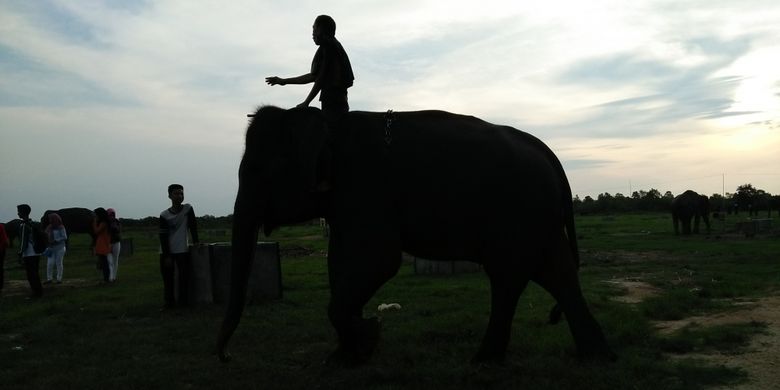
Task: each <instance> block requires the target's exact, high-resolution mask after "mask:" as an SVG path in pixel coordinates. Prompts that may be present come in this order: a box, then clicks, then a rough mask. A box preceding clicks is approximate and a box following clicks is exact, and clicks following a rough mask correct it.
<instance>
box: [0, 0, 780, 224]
mask: <svg viewBox="0 0 780 390" xmlns="http://www.w3.org/2000/svg"><path fill="white" fill-rule="evenodd" d="M319 14H328V15H330V16H332V17H333V18H334V19H335V20H336V23H337V32H336V36H337V38H338V39H339V40H340V41H341V43H342V44H343V45H344V47H345V49H346V50H347V52H348V54H349V57H350V60H351V62H352V66H353V70H354V72H355V77H356V80H355V85H354V86H353V87H352V88H350V90H349V99H350V106H351V108H352V109H353V110H362V111H386V110H388V109H393V110H395V111H411V110H421V109H440V110H446V111H451V112H455V113H460V114H468V115H474V116H477V117H479V118H482V119H484V120H487V121H489V122H493V123H498V124H503V125H509V126H513V127H515V128H517V129H520V130H523V131H526V132H528V133H531V134H533V135H535V136H536V137H538V138H540V139H541V140H542V141H544V142H545V143H546V144H547V145H549V146H550V148H551V149H552V150H553V151H554V152H555V153H556V155H557V156H558V158H559V159H560V160H561V161H562V163H563V166H564V168H565V170H566V172H567V176H568V178H569V181H570V183H571V187H572V191H573V193H574V194H576V195H578V196H579V197H580V198H584V197H585V196H592V197H594V198H595V197H596V196H597V195H598V194H600V193H604V192H608V193H610V194H612V195H615V194H616V193H621V194H623V195H626V196H630V194H631V192H632V191H638V190H649V189H651V188H655V189H658V190H659V191H661V192H662V193H663V192H665V191H671V192H672V193H673V194H675V195H676V194H679V193H681V192H683V191H685V190H687V189H692V190H695V191H697V192H700V193H704V194H708V195H710V194H714V193H719V194H720V193H723V192H724V191H725V192H734V191H735V190H736V187H737V186H738V185H741V184H745V183H750V184H752V185H753V186H754V187H756V188H759V189H763V190H765V191H767V192H770V193H772V194H780V66H778V64H780V23H778V20H780V2H777V1H776V0H767V1H762V0H753V1H751V0H746V1H731V0H728V1H721V0H704V1H698V0H671V1H633V2H627V1H601V0H590V1H586V2H585V1H562V0H545V1H494V0H481V1H478V2H476V1H452V0H450V1H425V0H423V1H420V0H414V1H407V0H395V1H386V0H361V1H357V0H350V1H327V0H326V1H322V0H318V1H294V2H293V1H281V0H278V1H261V0H256V1H238V0H232V1H191V0H181V1H167V0H155V1H151V0H150V1H142V0H135V1H121V2H119V1H78V2H74V1H65V0H63V1H57V0H48V1H45V0H42V1H27V0H3V1H0V222H3V221H8V220H10V219H12V218H15V217H16V207H15V206H16V205H17V204H20V203H28V204H30V205H31V206H32V208H33V213H32V216H33V217H34V218H38V217H39V216H40V215H42V214H43V212H44V211H45V210H46V209H59V208H64V207H88V208H96V207H106V208H108V207H113V208H115V209H116V210H117V214H118V216H119V217H125V218H143V217H147V216H156V215H159V213H160V211H161V210H163V209H164V208H166V207H168V206H170V201H169V200H168V198H167V192H166V188H167V185H168V184H170V183H174V182H175V183H181V184H183V185H184V186H185V201H186V202H189V203H191V204H192V205H193V206H194V208H195V212H196V214H198V215H205V214H210V215H214V216H223V215H228V214H230V213H232V209H233V202H234V200H235V194H236V189H237V184H238V178H237V172H238V163H239V161H240V159H241V155H242V153H243V148H244V146H243V137H244V134H245V131H246V127H247V118H246V114H247V113H249V112H252V111H253V110H254V109H255V108H256V107H257V106H259V105H261V104H273V105H277V106H280V107H293V106H295V105H297V104H298V103H300V102H302V101H303V100H304V98H305V97H306V95H307V93H308V92H309V89H310V86H309V85H306V86H292V85H288V86H284V87H280V86H275V87H271V86H268V85H266V84H265V82H264V79H265V77H267V76H274V75H277V76H281V77H291V76H298V75H301V74H304V73H307V72H308V69H309V66H310V64H311V59H312V57H313V55H314V52H315V50H316V46H315V45H314V43H313V42H312V40H311V26H312V23H313V21H314V18H315V17H316V16H317V15H319ZM316 106H318V104H316Z"/></svg>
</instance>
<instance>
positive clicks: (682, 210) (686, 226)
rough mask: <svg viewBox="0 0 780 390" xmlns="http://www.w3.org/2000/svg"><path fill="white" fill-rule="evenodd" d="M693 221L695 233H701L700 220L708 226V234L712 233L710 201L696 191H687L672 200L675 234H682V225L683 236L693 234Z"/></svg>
mask: <svg viewBox="0 0 780 390" xmlns="http://www.w3.org/2000/svg"><path fill="white" fill-rule="evenodd" d="M691 219H693V220H694V223H693V233H694V234H698V233H699V220H701V219H703V220H704V224H705V225H706V226H707V234H709V233H710V200H709V198H708V197H707V196H705V195H699V194H698V193H696V192H695V191H691V190H687V191H685V192H683V193H682V194H680V195H677V196H676V197H675V198H674V200H672V223H673V224H674V234H680V225H682V234H684V235H688V234H691Z"/></svg>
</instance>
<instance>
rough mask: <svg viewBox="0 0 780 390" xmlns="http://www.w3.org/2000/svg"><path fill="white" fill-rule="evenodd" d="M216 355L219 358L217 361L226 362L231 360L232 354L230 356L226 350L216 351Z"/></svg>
mask: <svg viewBox="0 0 780 390" xmlns="http://www.w3.org/2000/svg"><path fill="white" fill-rule="evenodd" d="M217 357H218V358H219V361H220V362H222V363H227V362H229V361H231V360H233V356H231V355H230V353H228V352H227V351H222V352H218V353H217Z"/></svg>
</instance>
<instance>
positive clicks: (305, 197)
mask: <svg viewBox="0 0 780 390" xmlns="http://www.w3.org/2000/svg"><path fill="white" fill-rule="evenodd" d="M329 134H330V135H329ZM329 156H332V159H331V160H328V159H329V158H330V157H329ZM327 161H330V162H331V164H330V166H331V167H332V168H331V169H330V170H327V169H322V164H323V162H327ZM328 171H331V172H332V176H330V177H329V176H328V175H327V172H328ZM238 176H239V187H238V194H237V196H236V202H235V206H234V214H233V218H234V222H233V238H232V246H233V247H232V248H233V260H232V271H231V283H232V285H231V294H230V298H229V303H228V307H227V310H226V314H225V317H224V320H223V323H222V326H221V328H220V330H219V334H218V338H217V353H218V355H219V357H220V359H221V360H222V361H227V360H229V359H230V355H229V354H228V353H227V351H226V345H227V342H228V340H229V338H230V337H231V335H232V334H233V332H234V331H235V329H236V327H237V325H238V323H239V320H240V318H241V314H242V311H243V309H244V304H245V300H246V292H247V279H248V276H249V270H250V268H251V263H252V260H253V256H254V248H255V242H256V241H257V235H258V230H259V229H260V228H262V229H263V230H264V232H265V234H266V235H268V234H271V232H272V231H273V230H274V229H275V228H277V227H278V226H280V225H285V224H292V223H297V222H301V221H307V220H311V219H313V218H316V217H320V216H324V217H325V218H326V219H327V222H328V223H329V225H330V237H329V250H328V274H329V280H330V292H331V294H330V303H329V305H328V317H329V319H330V321H331V323H332V325H333V327H334V328H335V329H336V333H337V336H338V342H339V347H338V349H337V350H336V351H335V352H334V353H333V354H332V355H331V357H330V358H329V359H332V360H335V361H337V362H341V363H346V364H352V363H360V362H363V361H365V360H366V359H368V357H369V356H370V354H371V353H372V351H373V349H374V347H375V345H376V342H377V340H378V333H379V326H378V323H377V321H376V319H364V318H363V307H364V305H365V304H366V303H367V302H368V301H369V299H371V297H372V296H373V295H374V294H375V293H376V291H377V290H378V289H379V288H380V287H381V286H382V285H383V284H384V283H385V282H387V281H388V280H389V279H391V278H392V277H393V276H395V275H396V273H397V272H398V270H399V268H400V266H401V259H402V258H401V252H402V251H404V252H407V253H409V254H411V255H413V256H417V257H422V258H426V259H432V260H469V261H474V262H477V263H481V264H482V265H483V267H484V270H485V272H486V273H487V275H488V277H489V280H490V291H491V310H490V320H489V323H488V325H487V329H486V332H485V335H484V338H483V340H482V344H481V346H480V348H479V350H478V352H477V353H476V355H475V356H474V359H473V361H476V362H481V361H500V360H502V359H503V358H504V355H505V352H506V349H507V345H508V343H509V338H510V333H511V325H512V318H513V316H514V314H515V309H516V306H517V301H518V299H519V297H520V294H521V293H522V292H523V290H524V289H525V287H526V285H527V284H528V282H529V281H531V280H532V281H534V282H536V283H537V284H539V285H541V286H542V287H543V288H545V289H546V290H547V291H548V292H549V293H550V294H551V295H552V296H553V297H554V298H555V299H556V301H557V302H558V304H559V306H560V307H561V309H562V310H563V312H564V313H565V315H566V318H567V320H568V324H569V327H570V331H571V333H572V336H573V338H574V341H575V343H576V346H577V350H578V352H579V354H581V355H583V356H586V355H587V356H603V357H607V358H610V359H611V358H614V354H613V353H612V352H611V350H610V348H609V347H608V345H607V342H606V340H605V337H604V335H603V333H602V330H601V327H600V326H599V324H598V323H597V322H596V320H595V319H594V318H593V316H592V315H591V313H590V311H589V310H588V306H587V304H586V302H585V298H584V297H583V295H582V292H581V290H580V284H579V278H578V274H577V266H578V263H579V253H578V249H577V239H576V237H577V235H576V234H575V231H574V217H573V210H572V196H571V189H570V187H569V183H568V180H567V178H566V174H565V173H564V171H563V168H562V166H561V164H560V162H559V161H558V159H557V158H556V157H555V155H554V154H553V152H552V151H551V150H550V149H549V148H548V147H547V146H546V145H545V144H543V143H542V142H541V141H540V140H538V139H537V138H535V137H533V136H532V135H530V134H527V133H524V132H522V131H519V130H516V129H514V128H511V127H507V126H499V125H494V124H490V123H487V122H484V121H482V120H480V119H477V118H474V117H470V116H462V115H456V114H451V113H447V112H442V111H416V112H397V113H392V112H388V113H387V114H385V113H372V112H360V111H353V112H350V113H349V114H347V115H346V116H345V118H344V119H343V120H342V122H341V123H340V124H339V126H338V128H337V129H331V130H330V131H328V130H327V127H326V125H325V122H324V119H323V115H322V113H321V112H320V110H318V109H316V108H293V109H290V110H284V109H281V108H278V107H272V106H265V107H262V108H260V109H258V111H257V113H256V114H255V116H254V119H253V120H252V122H251V123H250V125H249V128H248V130H247V133H246V149H245V152H244V156H243V159H242V161H241V165H240V168H239V173H238ZM464 326H466V325H465V324H464ZM469 326H470V325H469Z"/></svg>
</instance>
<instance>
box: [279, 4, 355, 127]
mask: <svg viewBox="0 0 780 390" xmlns="http://www.w3.org/2000/svg"><path fill="white" fill-rule="evenodd" d="M312 39H313V40H314V44H315V45H317V46H319V48H318V49H317V53H315V54H314V59H313V60H312V63H311V71H310V72H309V73H306V74H304V75H300V76H298V77H291V78H286V79H285V78H280V77H276V76H272V77H266V78H265V81H266V83H268V84H269V85H286V84H308V83H312V82H313V83H314V85H313V86H312V88H311V92H309V95H308V96H306V100H304V101H303V103H301V104H299V105H298V107H307V106H308V105H309V104H310V103H311V101H312V100H314V98H315V97H316V96H317V94H319V95H320V103H321V105H322V113H323V114H324V115H325V119H326V120H327V121H328V124H329V125H331V126H334V125H336V124H337V123H338V122H339V120H340V119H341V117H342V115H344V114H345V113H347V111H349V103H348V101H347V88H349V87H351V86H352V82H353V80H354V79H355V76H354V75H353V74H352V65H351V64H350V63H349V57H348V56H347V52H346V51H345V50H344V47H343V46H341V43H340V42H339V41H338V40H336V22H335V21H334V20H333V18H331V17H330V16H328V15H320V16H318V17H317V18H316V19H315V20H314V25H313V26H312Z"/></svg>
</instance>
